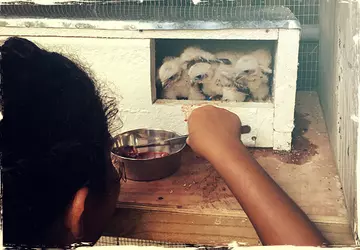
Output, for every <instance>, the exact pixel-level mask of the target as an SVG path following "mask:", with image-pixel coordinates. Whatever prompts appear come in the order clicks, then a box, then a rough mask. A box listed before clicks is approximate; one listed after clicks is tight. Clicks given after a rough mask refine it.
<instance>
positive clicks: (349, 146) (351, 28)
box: [319, 0, 360, 238]
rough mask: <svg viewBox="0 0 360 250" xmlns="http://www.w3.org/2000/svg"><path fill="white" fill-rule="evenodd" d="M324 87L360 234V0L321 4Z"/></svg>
mask: <svg viewBox="0 0 360 250" xmlns="http://www.w3.org/2000/svg"><path fill="white" fill-rule="evenodd" d="M320 5H321V7H320V29H321V41H320V87H319V96H320V100H321V103H322V106H323V110H324V114H325V118H326V122H327V127H328V132H329V135H330V140H331V144H332V146H333V150H334V154H335V159H336V163H337V166H338V169H339V175H340V178H341V182H342V185H343V190H344V195H345V200H346V205H347V209H348V215H349V219H350V222H351V223H350V224H351V226H352V227H353V230H354V233H355V238H357V236H356V235H357V233H358V232H359V225H358V218H359V211H358V208H359V206H358V205H357V204H358V202H360V199H358V192H357V188H358V187H360V184H358V183H357V182H358V181H359V179H358V178H357V173H358V171H359V170H360V159H359V157H357V156H358V155H360V154H358V153H357V152H360V143H359V142H358V140H359V139H360V137H359V136H358V135H359V131H360V130H359V129H360V128H359V123H358V120H359V119H358V116H359V108H358V105H359V99H358V98H359V90H360V88H359V84H360V56H359V53H360V44H359V32H360V30H359V28H360V0H353V1H341V0H334V1H333V0H331V1H329V0H328V1H320Z"/></svg>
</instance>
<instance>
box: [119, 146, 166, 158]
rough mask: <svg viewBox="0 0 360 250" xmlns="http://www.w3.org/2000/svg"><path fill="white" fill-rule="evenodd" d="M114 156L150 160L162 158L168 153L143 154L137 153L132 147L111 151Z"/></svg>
mask: <svg viewBox="0 0 360 250" xmlns="http://www.w3.org/2000/svg"><path fill="white" fill-rule="evenodd" d="M113 152H114V153H115V154H117V155H120V156H122V157H126V158H132V159H138V160H151V159H157V158H163V157H165V156H168V155H169V153H166V152H143V153H139V152H138V151H137V150H136V149H135V148H133V147H121V148H117V149H115V150H114V151H113Z"/></svg>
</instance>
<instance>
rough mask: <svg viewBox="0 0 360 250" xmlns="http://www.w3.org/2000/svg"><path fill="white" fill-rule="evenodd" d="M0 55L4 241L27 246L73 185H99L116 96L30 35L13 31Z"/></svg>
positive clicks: (43, 229)
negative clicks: (22, 36)
mask: <svg viewBox="0 0 360 250" xmlns="http://www.w3.org/2000/svg"><path fill="white" fill-rule="evenodd" d="M0 53H1V54H0V55H1V58H0V74H1V82H0V91H1V93H0V94H1V104H0V105H1V107H2V113H3V120H1V123H0V149H1V151H2V167H3V169H2V180H3V187H4V190H3V206H4V220H3V226H4V228H5V230H4V243H13V242H21V243H30V244H31V243H36V241H40V242H41V238H42V237H44V235H45V233H46V230H47V228H48V227H49V226H50V224H51V223H52V222H53V221H54V220H55V219H56V218H58V216H61V215H63V214H64V213H65V210H66V207H67V205H68V204H69V203H70V201H71V200H72V199H73V196H74V194H75V193H76V191H77V190H78V189H80V188H81V187H83V186H84V185H87V186H88V187H89V190H91V191H94V192H103V191H104V188H105V174H106V171H107V170H106V167H105V166H106V164H107V162H106V161H107V155H106V154H107V153H109V151H108V150H107V149H109V147H110V142H111V135H110V132H109V128H110V126H111V125H112V121H113V119H114V117H115V116H116V114H117V109H116V102H115V99H114V98H111V97H109V96H106V94H101V92H100V91H99V87H97V85H96V84H95V81H94V80H93V78H92V77H91V76H90V75H89V74H88V73H86V71H85V70H84V69H82V67H81V66H79V65H77V64H76V63H75V62H73V61H72V60H70V59H68V58H66V57H65V56H63V55H61V54H59V53H54V52H48V51H46V50H44V49H41V48H39V47H38V46H37V45H35V44H34V43H33V42H31V41H29V40H26V39H23V38H18V37H11V38H9V39H7V40H6V41H5V43H4V44H3V45H2V46H1V47H0ZM49 204H51V206H49Z"/></svg>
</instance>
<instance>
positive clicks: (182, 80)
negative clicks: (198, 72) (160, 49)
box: [158, 57, 205, 100]
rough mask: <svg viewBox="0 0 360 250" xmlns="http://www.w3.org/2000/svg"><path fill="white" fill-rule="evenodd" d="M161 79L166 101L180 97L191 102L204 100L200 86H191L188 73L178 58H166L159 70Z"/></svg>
mask: <svg viewBox="0 0 360 250" xmlns="http://www.w3.org/2000/svg"><path fill="white" fill-rule="evenodd" d="M158 76H159V79H160V81H161V84H162V87H163V97H164V98H165V99H177V98H178V97H183V98H188V99H189V100H204V99H205V96H204V95H203V94H202V93H201V91H200V89H199V86H198V85H191V84H190V79H189V76H188V74H187V72H184V70H183V69H182V67H181V61H180V58H178V57H175V58H174V57H166V58H164V60H163V64H162V65H161V67H160V68H159V72H158Z"/></svg>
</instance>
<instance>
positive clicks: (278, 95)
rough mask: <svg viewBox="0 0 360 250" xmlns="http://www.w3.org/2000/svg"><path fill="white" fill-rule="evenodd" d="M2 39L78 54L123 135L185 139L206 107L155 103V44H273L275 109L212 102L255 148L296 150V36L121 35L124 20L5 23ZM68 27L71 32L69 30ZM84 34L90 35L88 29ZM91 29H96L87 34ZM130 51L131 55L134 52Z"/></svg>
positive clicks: (280, 32) (284, 32) (259, 32)
mask: <svg viewBox="0 0 360 250" xmlns="http://www.w3.org/2000/svg"><path fill="white" fill-rule="evenodd" d="M1 23H2V24H5V27H3V28H2V32H1V37H0V39H1V40H4V39H5V38H6V37H8V36H14V35H17V36H23V37H27V38H29V39H31V40H33V41H35V42H37V43H39V45H42V46H45V47H46V48H49V49H51V50H56V51H60V52H63V53H65V54H69V55H70V56H71V55H76V57H78V58H79V59H80V60H81V61H82V62H84V63H85V64H87V65H89V66H90V67H91V69H92V71H93V72H94V73H95V75H96V76H97V77H99V78H100V79H101V80H103V81H106V82H108V83H109V84H112V86H113V88H114V90H115V92H116V94H117V95H118V96H119V97H121V99H120V103H119V104H120V113H121V118H122V120H123V127H122V131H125V130H129V129H134V128H139V127H146V128H160V129H168V130H173V131H176V132H178V133H181V134H184V133H187V125H186V122H185V121H184V120H186V118H187V116H188V114H189V112H190V111H191V110H192V109H194V108H196V107H199V106H201V105H205V104H209V102H207V101H174V100H156V101H155V66H154V39H165V38H170V39H219V38H221V39H222V40H263V41H264V40H267V41H274V42H276V44H277V45H276V54H275V60H274V74H273V75H274V78H273V83H274V84H273V102H272V103H222V102H211V104H213V105H217V106H220V107H223V108H226V109H228V110H230V111H232V112H234V113H236V114H237V115H239V116H240V118H241V120H242V122H243V124H246V125H249V126H250V127H251V132H250V133H249V134H246V135H243V136H242V140H243V142H244V144H245V145H247V146H250V147H270V148H274V149H276V150H290V149H291V139H292V138H291V133H292V130H293V127H294V124H293V122H294V108H295V93H296V80H297V65H298V48H299V40H300V30H299V29H222V30H144V31H141V32H140V31H136V30H131V29H130V30H129V29H127V30H118V29H116V27H121V25H120V24H119V23H121V21H119V22H117V21H81V25H79V23H80V21H77V20H61V19H29V18H24V19H20V18H19V19H5V18H4V19H1V18H0V24H1ZM65 24H66V25H65ZM64 25H65V26H64ZM84 27H85V28H84ZM89 27H91V28H89ZM130 51H132V53H129V52H130Z"/></svg>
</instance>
